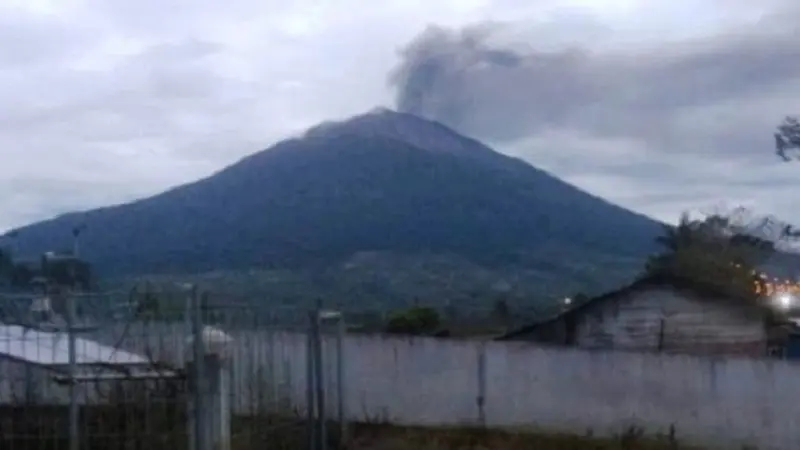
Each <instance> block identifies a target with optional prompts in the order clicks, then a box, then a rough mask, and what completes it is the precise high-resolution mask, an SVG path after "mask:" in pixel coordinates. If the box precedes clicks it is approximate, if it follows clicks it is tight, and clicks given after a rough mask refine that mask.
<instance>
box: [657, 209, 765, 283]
mask: <svg viewBox="0 0 800 450" xmlns="http://www.w3.org/2000/svg"><path fill="white" fill-rule="evenodd" d="M657 242H658V243H659V244H660V246H661V247H662V251H661V252H659V253H658V254H656V255H653V256H652V257H651V258H650V259H649V260H648V262H647V266H646V272H647V273H648V274H650V275H667V276H678V277H680V278H683V279H690V280H694V281H700V282H704V283H708V284H714V285H717V286H720V287H723V288H725V289H731V290H733V291H736V292H739V293H749V292H751V291H752V286H753V281H754V271H755V270H756V269H757V268H758V266H759V265H760V264H762V263H763V262H765V261H766V260H767V259H768V258H769V257H770V256H771V255H772V254H773V253H774V251H775V245H774V242H772V241H770V240H768V239H764V238H762V237H759V236H758V235H755V234H752V233H751V232H750V229H749V228H748V227H746V226H744V225H743V224H741V223H739V222H738V221H736V220H732V219H731V217H729V216H726V215H720V214H715V215H711V216H708V217H706V218H705V219H702V220H691V219H690V218H689V216H688V215H687V214H683V215H682V216H681V219H680V221H679V222H678V225H676V226H666V227H665V229H664V233H663V234H662V235H661V236H659V237H658V238H657Z"/></svg>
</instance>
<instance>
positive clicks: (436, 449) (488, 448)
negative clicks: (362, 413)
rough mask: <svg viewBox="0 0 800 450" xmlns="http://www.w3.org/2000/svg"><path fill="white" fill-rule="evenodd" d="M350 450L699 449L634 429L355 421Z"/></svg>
mask: <svg viewBox="0 0 800 450" xmlns="http://www.w3.org/2000/svg"><path fill="white" fill-rule="evenodd" d="M352 436H353V438H352V440H351V442H350V445H348V446H347V448H349V449H353V450H412V449H413V450H484V449H485V450H534V449H536V450H588V449H591V450H702V449H701V448H700V447H695V446H688V445H683V444H681V443H680V442H678V441H677V440H676V439H675V437H674V436H645V435H644V433H643V432H642V431H641V430H639V429H636V428H631V429H629V430H627V431H626V432H625V433H622V434H620V435H618V436H613V437H594V436H591V435H584V436H581V435H576V434H565V433H546V432H510V431H499V430H487V429H483V428H470V427H459V428H422V427H396V426H391V425H375V424H355V425H354V426H353V434H352Z"/></svg>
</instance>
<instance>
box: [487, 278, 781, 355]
mask: <svg viewBox="0 0 800 450" xmlns="http://www.w3.org/2000/svg"><path fill="white" fill-rule="evenodd" d="M771 318H772V313H771V310H770V308H768V307H767V306H766V304H765V303H764V302H763V301H761V300H758V299H753V298H746V297H745V296H736V295H732V294H731V293H729V292H725V291H724V290H723V289H720V288H717V287H715V286H713V285H707V284H702V283H699V282H695V281H691V280H687V279H682V278H675V277H655V276H651V277H645V278H641V279H639V280H637V281H635V282H634V283H632V284H630V285H628V286H625V287H623V288H621V289H618V290H615V291H613V292H609V293H606V294H603V295H600V296H597V297H594V298H591V299H588V300H587V301H585V302H583V303H581V304H579V305H575V306H574V307H573V308H570V309H568V310H565V311H563V312H561V313H560V314H557V315H555V316H553V317H551V318H548V319H546V320H542V321H539V322H536V323H532V324H529V325H527V326H524V327H521V328H519V329H517V330H514V331H512V332H510V333H507V334H505V335H504V336H501V337H500V338H498V339H499V340H527V341H534V342H539V343H545V344H554V345H568V346H575V347H580V348H588V349H614V350H634V351H661V352H674V353H691V354H722V355H751V356H764V355H766V354H767V350H768V347H769V344H770V341H771V338H770V332H769V331H770V323H771Z"/></svg>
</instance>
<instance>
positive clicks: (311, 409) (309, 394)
mask: <svg viewBox="0 0 800 450" xmlns="http://www.w3.org/2000/svg"><path fill="white" fill-rule="evenodd" d="M316 316H317V314H316V312H315V311H309V313H308V329H307V330H306V338H307V339H306V424H307V425H308V431H307V434H308V448H309V449H310V450H315V446H316V442H317V437H316V434H317V423H316V422H317V420H316V417H317V415H316V412H315V410H316V406H317V400H316V395H315V394H316V390H315V389H314V388H315V384H314V376H315V374H316V373H317V371H316V369H315V368H314V346H315V345H316V342H315V341H314V322H315V321H316Z"/></svg>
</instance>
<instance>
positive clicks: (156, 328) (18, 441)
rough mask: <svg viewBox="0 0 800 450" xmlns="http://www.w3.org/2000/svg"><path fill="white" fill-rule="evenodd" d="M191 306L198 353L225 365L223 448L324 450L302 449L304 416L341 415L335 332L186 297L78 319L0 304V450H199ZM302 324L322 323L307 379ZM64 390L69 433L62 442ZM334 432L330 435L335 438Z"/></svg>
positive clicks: (86, 308) (41, 307) (282, 314)
mask: <svg viewBox="0 0 800 450" xmlns="http://www.w3.org/2000/svg"><path fill="white" fill-rule="evenodd" d="M193 296H194V297H193ZM198 297H202V310H201V317H200V320H201V325H202V326H201V327H200V337H202V340H203V343H204V344H203V346H204V349H205V352H207V354H222V355H223V356H224V359H225V361H227V362H226V364H227V372H226V381H225V384H226V387H225V391H226V394H227V398H228V400H227V402H225V404H226V405H227V407H229V408H230V422H229V427H230V428H229V431H230V435H229V439H230V448H231V449H234V450H239V449H243V450H244V449H251V448H253V449H255V448H259V449H260V448H265V447H267V446H269V447H268V448H276V449H283V448H286V449H303V448H309V446H312V447H313V448H321V447H320V445H321V443H320V442H312V441H311V440H309V433H310V431H311V430H312V429H313V428H311V427H309V425H310V424H311V423H312V422H310V420H311V418H312V416H315V417H323V420H324V418H325V417H327V418H330V419H333V420H336V419H337V418H339V417H340V415H342V414H343V410H342V405H343V404H344V401H343V400H344V399H343V398H342V395H343V394H342V392H343V391H342V390H341V384H342V383H340V382H339V380H340V379H341V377H342V372H341V369H342V367H341V366H340V365H338V363H337V361H340V360H341V357H342V351H341V346H340V345H337V341H336V340H335V339H334V337H335V335H336V332H337V326H336V323H335V321H334V322H331V321H330V320H328V321H327V322H326V321H325V320H322V319H320V314H319V311H315V310H314V309H310V308H303V307H296V306H295V307H292V306H283V307H279V306H271V307H262V306H257V305H253V304H252V303H248V304H232V303H231V302H229V301H226V299H225V297H224V295H207V294H205V295H198V294H196V291H194V290H192V289H189V287H188V286H173V287H169V288H164V287H163V286H162V287H159V288H155V287H152V286H146V287H141V286H140V287H137V288H134V289H131V290H129V291H116V292H109V293H104V294H79V295H74V294H73V297H72V300H73V301H74V305H75V317H74V318H73V319H74V320H68V318H67V317H66V314H67V312H68V308H67V307H66V305H68V303H67V300H68V299H67V298H66V297H64V296H63V295H62V296H59V295H45V294H44V293H42V294H36V293H21V294H14V295H0V371H2V372H0V373H1V374H2V376H0V448H2V449H6V448H8V449H21V450H26V449H36V450H40V449H48V450H49V449H54V450H56V449H58V450H60V449H68V448H75V447H71V446H70V438H75V436H77V437H76V438H75V439H77V448H80V449H82V450H83V449H87V450H92V449H101V448H102V449H109V448H125V449H131V448H135V449H139V448H142V449H145V448H146V449H147V450H161V449H165V450H166V449H169V450H180V449H189V448H195V449H201V448H206V447H207V446H205V445H203V446H200V445H197V446H194V445H193V444H192V443H193V442H194V441H193V435H192V433H193V432H192V429H193V428H192V426H191V424H192V423H197V422H196V421H197V420H198V419H197V418H194V422H193V417H192V412H191V411H192V406H191V405H192V404H193V402H195V403H194V404H197V403H196V402H197V401H198V391H200V390H202V388H201V387H199V386H198V385H197V384H193V383H196V380H194V381H193V378H192V371H191V370H188V368H189V367H191V366H190V364H189V363H190V362H191V361H192V360H193V354H192V347H193V345H192V342H193V339H194V337H195V336H193V323H192V314H190V313H191V311H190V310H191V306H192V302H193V301H195V300H196V299H197V298H198ZM310 317H316V320H320V321H321V322H320V325H321V326H320V327H319V330H320V331H321V333H322V334H320V335H318V336H316V337H315V339H317V340H318V342H319V348H320V349H321V352H320V354H319V355H318V356H317V358H318V359H319V361H317V362H316V363H315V364H316V365H317V366H318V367H319V370H318V371H317V372H314V371H309V367H310V366H309V356H310V355H311V353H309V349H310V347H309V325H310V324H309V320H310V319H309V318H310ZM328 319H330V318H328ZM69 323H71V324H72V329H73V331H74V334H75V366H74V372H70V367H72V366H70V365H69V351H68V350H69V345H68V344H69V331H68V330H69V328H68V324H69ZM342 325H343V322H342ZM342 330H343V328H342ZM313 345H316V344H313ZM312 353H313V352H312ZM312 378H313V379H312ZM71 379H74V380H75V383H74V387H75V390H76V395H75V396H74V398H75V404H77V405H78V407H77V410H78V414H77V416H78V427H77V433H71V432H70V420H69V418H70V412H69V410H70V404H71V396H70V384H71V383H70V380H71ZM317 379H318V380H319V381H318V380H317ZM309 381H311V383H309ZM315 383H316V384H315ZM309 386H314V389H315V390H317V391H318V392H317V393H315V394H310V393H309V389H310V388H309ZM309 395H316V397H315V398H319V397H320V395H321V396H322V397H323V401H322V402H321V404H322V405H326V406H324V409H325V414H322V415H320V414H319V411H316V412H314V411H309V408H308V404H309V402H308V401H309V398H310V397H309ZM313 405H316V404H315V403H313V402H312V406H313ZM207 407H208V406H207ZM342 417H344V416H342ZM340 422H342V423H344V421H340ZM211 425H216V424H211ZM211 425H209V424H204V425H203V426H205V427H209V426H211ZM342 429H343V428H342V427H340V426H335V424H333V426H328V430H330V433H329V434H331V435H333V437H338V434H337V433H338V432H339V430H342ZM204 443H205V442H204ZM73 445H75V442H74V441H73ZM207 448H214V447H213V446H212V447H207Z"/></svg>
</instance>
